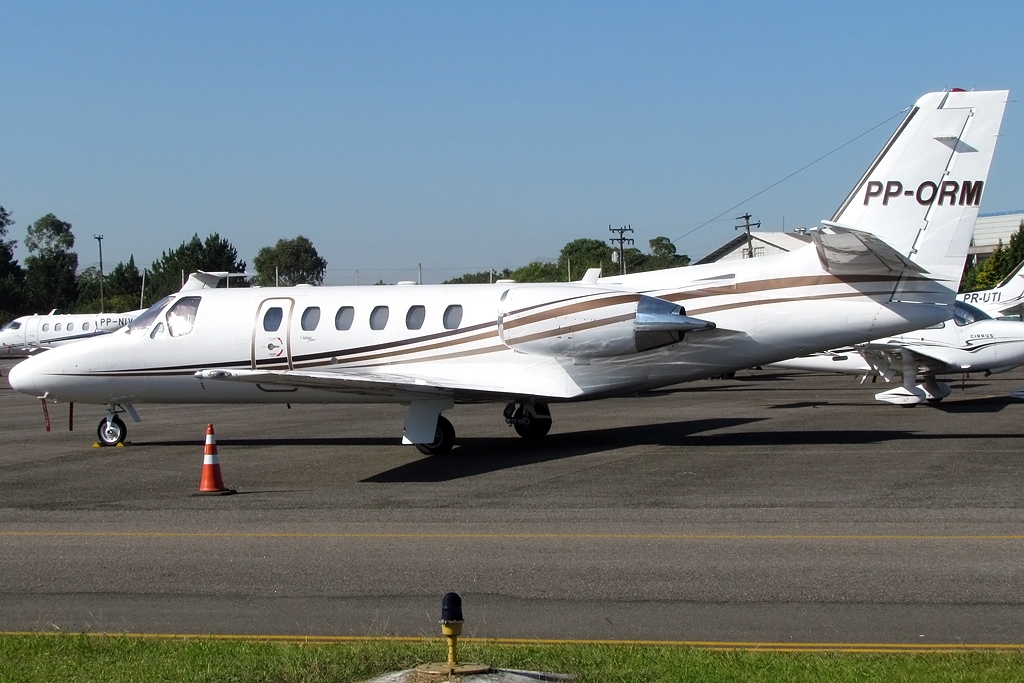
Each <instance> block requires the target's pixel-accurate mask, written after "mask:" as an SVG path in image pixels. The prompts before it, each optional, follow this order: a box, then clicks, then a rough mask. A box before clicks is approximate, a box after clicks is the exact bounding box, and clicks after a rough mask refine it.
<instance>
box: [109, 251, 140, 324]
mask: <svg viewBox="0 0 1024 683" xmlns="http://www.w3.org/2000/svg"><path fill="white" fill-rule="evenodd" d="M104 288H105V290H106V296H107V299H108V300H109V302H110V310H111V311H114V312H117V313H121V312H123V311H132V310H135V309H137V308H138V307H139V301H140V299H139V297H140V296H141V295H142V273H140V272H139V269H138V267H137V266H136V265H135V255H134V254H132V255H131V256H129V257H128V261H127V262H125V261H122V262H121V263H118V264H117V265H116V266H114V269H113V270H112V271H110V275H108V276H107V279H106V282H105V283H104Z"/></svg>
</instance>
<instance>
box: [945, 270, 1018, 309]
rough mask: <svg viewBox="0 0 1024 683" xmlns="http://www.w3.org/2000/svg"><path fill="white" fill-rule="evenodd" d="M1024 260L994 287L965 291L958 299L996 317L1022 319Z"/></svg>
mask: <svg viewBox="0 0 1024 683" xmlns="http://www.w3.org/2000/svg"><path fill="white" fill-rule="evenodd" d="M1022 268H1024V261H1022V262H1021V263H1019V264H1018V265H1017V267H1016V268H1014V269H1013V271H1012V272H1011V273H1010V274H1009V275H1007V276H1006V277H1004V278H1003V281H1002V282H1000V283H999V284H998V285H996V286H995V287H993V288H992V289H985V290H982V291H980V292H964V293H963V294H958V295H957V297H956V298H957V301H962V302H964V303H965V304H970V305H971V306H975V307H977V308H980V309H981V310H983V311H985V312H986V313H988V314H989V315H991V316H992V317H994V318H999V317H1016V318H1017V319H1018V320H1020V319H1021V313H1022V312H1024V272H1022Z"/></svg>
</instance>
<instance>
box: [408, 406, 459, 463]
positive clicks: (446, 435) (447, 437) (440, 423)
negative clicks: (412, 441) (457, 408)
mask: <svg viewBox="0 0 1024 683" xmlns="http://www.w3.org/2000/svg"><path fill="white" fill-rule="evenodd" d="M454 445H455V427H453V426H452V423H451V422H449V421H448V418H446V417H445V416H444V415H438V416H437V429H436V430H434V440H433V441H432V442H430V443H418V444H416V450H418V451H419V452H420V453H422V454H423V455H447V454H448V453H450V452H451V450H452V446H454Z"/></svg>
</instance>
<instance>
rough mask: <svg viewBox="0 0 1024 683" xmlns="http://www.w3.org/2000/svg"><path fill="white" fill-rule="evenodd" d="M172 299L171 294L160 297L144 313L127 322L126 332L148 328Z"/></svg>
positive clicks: (130, 332)
mask: <svg viewBox="0 0 1024 683" xmlns="http://www.w3.org/2000/svg"><path fill="white" fill-rule="evenodd" d="M173 300H174V297H173V296H165V297H164V298H163V299H160V301H157V302H156V303H155V304H153V305H152V306H150V307H149V308H148V309H147V310H146V312H145V313H143V314H142V315H140V316H139V317H138V318H136V319H135V320H133V321H131V322H130V323H128V334H132V333H133V332H142V331H144V330H148V329H149V326H150V325H152V324H153V322H154V321H155V320H156V319H157V316H159V315H160V313H162V312H163V310H164V308H166V307H167V304H169V303H170V302H171V301H173Z"/></svg>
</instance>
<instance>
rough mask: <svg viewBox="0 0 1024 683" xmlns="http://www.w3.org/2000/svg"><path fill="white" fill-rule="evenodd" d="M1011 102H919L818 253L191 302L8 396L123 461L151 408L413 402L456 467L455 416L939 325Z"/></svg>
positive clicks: (24, 380)
mask: <svg viewBox="0 0 1024 683" xmlns="http://www.w3.org/2000/svg"><path fill="white" fill-rule="evenodd" d="M1007 96H1008V92H1007V91H989V92H964V91H959V90H955V91H951V92H937V93H932V94H928V95H925V96H924V97H922V98H921V99H920V100H918V101H917V103H916V104H915V105H914V106H913V107H912V108H910V109H909V110H908V113H907V116H906V118H905V119H904V120H903V122H902V123H901V124H900V125H899V127H898V128H897V129H896V131H895V133H894V134H893V135H892V137H891V138H890V140H889V141H888V142H887V143H886V145H885V147H884V148H883V149H882V151H881V152H880V153H879V155H878V156H877V157H876V159H875V160H874V162H873V163H872V164H871V166H870V167H869V168H868V170H867V171H866V172H865V173H864V175H863V176H862V177H861V179H860V180H859V181H858V183H857V184H856V186H855V187H854V188H853V190H852V191H851V192H850V194H849V196H848V197H847V198H846V200H845V201H844V202H843V203H842V205H841V206H840V207H839V209H838V210H837V211H836V213H835V215H834V216H833V217H832V219H831V220H830V221H825V222H824V223H823V227H822V228H821V229H819V230H816V231H814V232H813V233H812V238H813V241H812V243H811V244H809V245H808V246H807V247H806V248H803V249H799V250H796V251H792V252H788V253H785V254H780V255H776V256H769V257H764V258H755V259H748V260H742V261H729V262H720V263H713V264H707V265H701V266H689V267H685V268H674V269H668V270H662V271H655V272H648V273H637V274H633V275H625V276H615V277H605V278H601V277H599V273H598V272H596V271H592V272H590V273H588V275H587V276H586V277H584V279H583V281H581V282H573V283H564V284H516V283H509V282H504V283H495V284H491V285H408V286H391V287H374V286H368V287H301V286H300V287H289V288H254V289H211V290H197V291H195V292H181V293H178V294H175V295H173V296H169V297H167V298H166V299H164V300H162V301H160V302H158V303H157V304H155V305H154V306H153V307H152V308H150V309H149V310H148V311H146V312H145V313H144V314H142V315H141V316H139V317H138V318H136V319H135V320H134V321H133V322H132V324H131V325H129V326H128V327H126V328H125V329H124V330H122V331H120V332H117V333H115V334H113V335H109V336H107V337H106V338H104V339H97V340H90V341H86V342H82V343H80V344H74V345H71V346H67V347H64V348H60V349H55V350H53V351H49V352H47V353H45V354H41V355H39V356H35V357H33V358H29V359H28V360H26V361H23V362H22V363H20V364H19V365H17V366H15V367H14V368H13V369H12V370H11V372H10V383H11V385H12V386H13V387H14V388H15V389H17V390H18V391H21V392H24V393H26V394H30V395H32V396H42V397H45V398H46V399H49V400H54V401H69V402H76V401H77V402H83V403H97V404H104V405H107V406H108V412H107V416H106V417H105V418H104V419H103V420H102V421H101V422H100V425H99V429H98V432H99V437H100V440H101V442H102V443H105V444H108V445H110V444H115V443H117V442H119V441H121V440H122V439H123V438H124V435H125V425H124V423H123V422H122V421H121V419H120V418H119V417H118V414H119V413H121V412H125V411H127V412H129V414H131V415H132V417H133V419H134V418H136V417H137V413H136V411H135V410H134V408H133V407H132V406H133V405H134V404H139V403H144V402H159V403H193V404H194V403H236V402H237V403H246V402H251V403H256V402H264V403H271V402H274V403H301V402H308V403H325V402H337V403H345V402H397V403H403V404H407V405H408V406H409V409H408V413H407V416H406V419H405V427H404V437H403V441H404V442H405V443H412V444H416V446H417V447H418V448H419V449H420V450H421V451H422V452H424V453H431V454H441V453H445V452H447V451H449V450H450V449H451V448H452V444H453V443H454V441H455V430H454V428H453V427H452V425H451V423H450V422H449V421H448V420H447V419H446V418H445V417H444V416H443V415H442V413H443V412H444V411H446V410H448V409H450V408H451V407H452V406H453V405H454V403H455V402H457V401H496V402H502V403H506V404H507V406H506V408H505V411H504V414H505V419H506V420H507V421H508V422H509V423H510V424H511V425H513V426H514V427H515V429H516V431H517V432H518V433H519V434H520V435H522V436H524V437H527V438H538V437H541V436H543V435H544V434H546V433H547V432H548V430H549V429H550V427H551V412H550V410H549V404H550V403H557V402H560V401H578V400H585V399H595V398H602V397H608V396H621V395H627V394H633V393H636V392H638V391H643V390H647V389H652V388H656V387H661V386H666V385H670V384H675V383H678V382H681V381H686V380H695V379H701V378H707V377H713V376H717V375H722V374H725V373H728V372H732V371H735V370H737V369H742V368H747V367H750V366H753V365H763V364H767V363H771V362H773V361H778V360H783V359H786V358H792V357H794V356H800V355H803V354H806V353H810V352H813V351H820V350H825V349H831V348H837V347H841V346H846V345H850V344H855V343H858V342H863V341H866V340H869V339H875V338H878V337H880V336H889V335H895V334H902V333H905V332H908V331H910V330H916V329H920V328H922V327H928V326H930V325H935V324H938V323H940V322H943V321H945V320H948V319H949V318H951V317H952V314H953V302H954V300H955V295H956V287H957V283H958V282H959V280H960V274H961V272H962V271H963V266H964V260H965V258H966V255H967V248H968V245H969V243H970V239H971V234H972V232H973V230H974V222H975V218H976V217H977V214H978V204H979V203H980V202H981V198H982V193H983V189H984V184H985V181H986V179H987V176H988V171H989V166H990V164H991V161H992V154H993V151H994V149H995V144H996V139H997V135H998V133H999V127H1000V123H1001V121H1002V117H1003V110H1004V108H1005V104H1006V100H1007Z"/></svg>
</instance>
